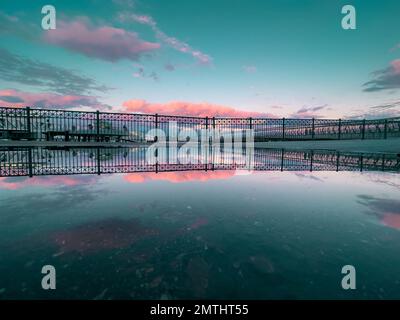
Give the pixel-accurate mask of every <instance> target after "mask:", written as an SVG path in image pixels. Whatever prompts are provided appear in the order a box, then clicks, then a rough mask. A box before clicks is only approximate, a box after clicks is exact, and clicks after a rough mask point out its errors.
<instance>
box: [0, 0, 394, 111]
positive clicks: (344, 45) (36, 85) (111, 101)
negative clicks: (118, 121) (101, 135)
mask: <svg viewBox="0 0 400 320" xmlns="http://www.w3.org/2000/svg"><path fill="white" fill-rule="evenodd" d="M48 4H50V5H52V6H54V8H55V10H56V29H54V30H45V29H43V28H42V19H43V17H45V14H42V13H41V11H42V7H43V6H45V5H48ZM348 4H350V5H352V6H354V8H355V10H356V29H348V30H345V29H343V28H342V18H343V17H344V16H345V14H342V13H341V11H342V7H343V6H344V5H348ZM399 12H400V2H399V1H398V0H384V1H382V0H381V1H378V0H348V1H341V0H263V1H262V0H201V1H198V0H190V1H188V0H171V1H162V0H140V1H139V0H110V1H104V0H87V1H67V0H52V1H49V0H46V1H40V0H35V1H32V0H19V1H15V0H14V1H11V0H2V1H1V5H0V106H12V107H24V106H31V107H39V108H62V109H68V110H70V109H71V110H101V111H110V112H136V113H160V114H180V115H194V116H232V117H250V116H251V117H287V118H312V117H315V118H383V117H395V116H400V98H399V89H400V19H399Z"/></svg>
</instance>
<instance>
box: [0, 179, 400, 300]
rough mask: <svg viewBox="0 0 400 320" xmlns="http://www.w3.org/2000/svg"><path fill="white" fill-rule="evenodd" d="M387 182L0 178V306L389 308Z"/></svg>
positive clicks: (391, 270)
mask: <svg viewBox="0 0 400 320" xmlns="http://www.w3.org/2000/svg"><path fill="white" fill-rule="evenodd" d="M64 178H66V179H64ZM67 178H68V179H67ZM70 179H72V180H70ZM398 179H399V178H398V176H397V175H396V174H393V173H358V172H326V171H322V172H306V171H303V172H253V173H252V174H248V175H237V174H235V172H232V171H215V172H212V171H208V172H204V171H198V172H197V171H196V172H165V173H158V174H156V173H127V174H112V175H101V176H97V175H76V176H46V177H33V178H26V177H12V178H10V177H9V178H2V180H1V185H0V187H1V191H0V201H1V203H2V210H1V214H0V246H1V251H0V252H1V253H0V292H2V293H1V295H0V297H1V298H5V299H7V298H22V299H37V298H61V299H69V298H80V299H81V298H82V299H94V298H99V299H117V298H123V299H144V298H149V299H160V298H165V299H177V298H238V299H239V298H255V299H275V298H283V299H286V298H290V299H292V298H296V299H308V298H340V299H346V298H399V295H398V293H399V292H400V291H399V290H398V289H399V278H398V270H399V268H400V257H399V255H398V252H399V249H400V241H399V240H400V230H399V218H398V217H400V212H399V210H398V208H399V207H400V206H399V202H398V195H399V188H398V185H399V180H398ZM44 264H52V265H54V266H55V267H56V268H57V276H58V286H57V290H56V291H54V292H51V293H49V292H46V291H44V290H41V289H40V279H41V274H40V270H41V267H42V266H43V265H44ZM345 264H352V265H354V266H355V267H356V269H357V279H358V289H357V290H355V291H352V292H348V291H345V290H342V289H341V287H340V281H341V277H342V275H341V273H340V271H341V267H342V266H343V265H345Z"/></svg>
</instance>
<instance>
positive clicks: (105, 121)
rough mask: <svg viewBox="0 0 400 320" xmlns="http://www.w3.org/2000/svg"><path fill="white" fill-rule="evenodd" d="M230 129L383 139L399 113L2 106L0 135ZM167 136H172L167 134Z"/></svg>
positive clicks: (93, 138)
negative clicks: (214, 113)
mask: <svg viewBox="0 0 400 320" xmlns="http://www.w3.org/2000/svg"><path fill="white" fill-rule="evenodd" d="M171 124H173V125H174V126H176V129H177V130H178V131H180V130H184V129H194V130H202V129H206V130H207V129H217V130H225V131H231V132H237V131H243V130H246V129H252V130H253V131H254V139H255V141H256V142H262V141H286V140H292V141H298V140H348V139H387V138H392V137H400V118H387V119H378V120H365V119H364V120H346V119H286V118H282V119H270V118H215V117H213V118H211V117H210V118H209V117H205V118H202V117H184V116H167V115H159V114H132V113H111V112H99V111H96V112H83V111H67V110H48V109H34V108H29V107H27V108H3V107H0V139H7V140H14V141H16V140H33V141H75V142H129V143H132V142H133V143H135V142H138V143H142V142H146V133H147V132H148V131H149V130H151V129H156V128H159V129H163V130H164V131H165V132H166V133H168V132H169V130H168V129H169V128H170V127H171ZM167 138H171V137H167Z"/></svg>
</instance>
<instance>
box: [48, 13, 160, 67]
mask: <svg viewBox="0 0 400 320" xmlns="http://www.w3.org/2000/svg"><path fill="white" fill-rule="evenodd" d="M43 37H44V40H45V41H46V42H47V43H50V44H54V45H57V46H60V47H63V48H66V49H68V50H71V51H75V52H79V53H81V54H84V55H86V56H88V57H96V58H99V59H103V60H107V61H111V62H115V61H118V60H121V59H129V60H138V59H139V58H140V57H141V56H142V55H143V54H148V53H151V52H152V51H154V50H157V49H159V48H160V44H159V43H153V42H147V41H144V40H141V39H140V38H139V36H138V35H137V33H135V32H130V31H126V30H124V29H120V28H114V27H109V26H103V27H94V26H92V25H91V24H90V22H89V20H88V19H87V18H80V19H78V20H76V21H71V22H66V21H57V29H55V30H49V31H46V32H45V33H44V35H43Z"/></svg>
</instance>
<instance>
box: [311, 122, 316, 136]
mask: <svg viewBox="0 0 400 320" xmlns="http://www.w3.org/2000/svg"><path fill="white" fill-rule="evenodd" d="M311 137H312V139H314V138H315V119H314V118H312V131H311Z"/></svg>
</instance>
